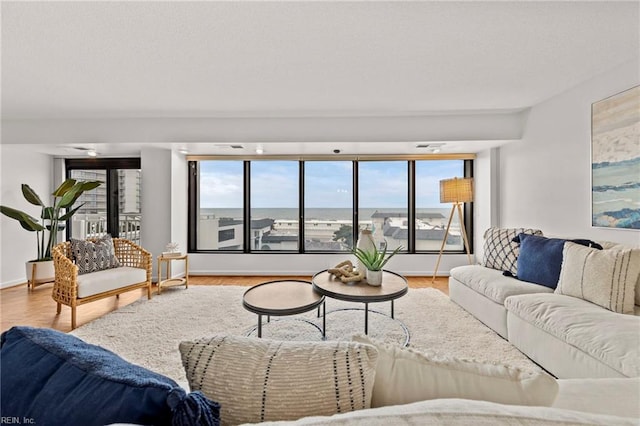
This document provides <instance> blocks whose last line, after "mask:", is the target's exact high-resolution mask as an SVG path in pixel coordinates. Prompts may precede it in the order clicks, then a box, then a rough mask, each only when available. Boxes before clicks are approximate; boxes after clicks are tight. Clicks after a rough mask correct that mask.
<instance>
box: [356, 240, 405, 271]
mask: <svg viewBox="0 0 640 426" xmlns="http://www.w3.org/2000/svg"><path fill="white" fill-rule="evenodd" d="M402 248H403V247H402V246H399V247H397V248H396V249H395V250H393V251H392V252H391V253H389V254H387V242H386V241H385V243H384V248H383V249H382V250H378V247H376V246H375V245H374V246H373V248H372V249H371V250H362V249H360V248H357V247H356V248H355V249H354V250H353V255H354V256H355V257H356V258H358V260H359V261H360V262H362V264H363V265H364V267H365V268H367V269H368V270H369V271H381V270H382V268H383V267H384V265H386V264H387V262H388V261H389V259H391V258H392V257H393V256H395V255H396V254H397V253H398V252H399V251H400V250H402Z"/></svg>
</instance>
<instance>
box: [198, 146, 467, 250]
mask: <svg viewBox="0 0 640 426" xmlns="http://www.w3.org/2000/svg"><path fill="white" fill-rule="evenodd" d="M189 167H190V170H191V173H190V180H189V251H190V252H216V251H224V252H243V253H267V252H268V253H274V252H275V253H278V252H281V253H292V252H293V253H327V252H333V253H340V252H349V251H351V250H352V248H353V245H354V239H355V238H357V235H358V231H359V230H361V229H370V230H372V231H373V233H374V236H375V238H376V239H377V240H379V241H383V240H386V242H387V247H388V248H389V249H395V248H396V247H399V246H402V247H403V252H407V253H427V252H438V251H439V250H440V246H441V244H442V239H443V238H444V234H445V228H446V225H447V221H448V218H449V213H450V212H451V205H450V204H441V203H440V194H439V192H440V180H442V179H449V178H452V177H471V176H472V175H473V174H472V170H473V161H472V160H468V159H463V158H462V159H447V160H440V159H425V160H402V159H400V160H398V159H395V158H394V159H388V160H385V159H378V158H373V159H366V158H364V159H360V160H358V159H354V160H348V161H347V160H330V161H329V160H326V161H325V160H319V159H310V160H299V159H294V160H290V159H288V158H284V159H280V158H279V159H256V160H239V159H237V158H234V159H221V158H219V157H218V158H215V159H212V160H200V161H189ZM472 216H473V215H472V203H467V204H466V205H465V206H464V221H465V227H466V229H467V233H468V235H469V236H470V237H471V236H472V235H473V232H472V221H471V219H472ZM354 224H357V226H354ZM460 229H461V227H460V223H459V221H458V218H457V215H456V216H454V218H453V221H452V225H451V229H450V234H449V236H448V238H447V241H446V245H445V251H447V252H452V253H461V252H464V245H463V241H462V238H461V233H460ZM471 245H473V243H472V242H471Z"/></svg>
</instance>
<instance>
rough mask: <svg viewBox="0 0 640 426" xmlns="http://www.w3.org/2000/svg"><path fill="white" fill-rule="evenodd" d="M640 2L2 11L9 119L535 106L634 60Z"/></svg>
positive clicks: (98, 6) (20, 5) (95, 6)
mask: <svg viewBox="0 0 640 426" xmlns="http://www.w3.org/2000/svg"><path fill="white" fill-rule="evenodd" d="M639 22H640V15H639V3H638V2H636V1H632V2H611V1H607V2H568V1H567V2H515V1H512V2H483V1H475V2H465V3H461V2H448V1H440V2H181V1H175V2H7V1H3V2H2V116H3V118H82V117H343V116H345V117H352V116H402V115H421V114H434V113H451V112H459V111H466V112H478V111H488V110H498V111H514V110H519V109H522V108H526V107H529V106H531V105H534V104H536V103H538V102H540V101H542V100H544V99H547V98H549V97H551V96H553V95H555V94H557V93H560V92H562V91H564V90H566V89H568V88H570V87H572V86H574V85H576V84H578V83H580V82H581V81H584V80H587V79H589V78H591V77H593V76H595V75H597V74H600V73H602V72H604V71H607V70H609V69H611V68H613V67H614V66H616V65H618V64H621V63H623V62H626V61H628V60H630V59H632V58H634V57H637V55H638V52H639V50H640V24H639Z"/></svg>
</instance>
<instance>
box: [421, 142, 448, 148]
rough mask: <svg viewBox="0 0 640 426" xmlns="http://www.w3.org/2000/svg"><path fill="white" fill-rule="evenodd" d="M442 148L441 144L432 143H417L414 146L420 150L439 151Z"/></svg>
mask: <svg viewBox="0 0 640 426" xmlns="http://www.w3.org/2000/svg"><path fill="white" fill-rule="evenodd" d="M443 146H444V144H443V143H439V142H432V143H419V144H418V145H416V148H420V149H440V148H442V147H443Z"/></svg>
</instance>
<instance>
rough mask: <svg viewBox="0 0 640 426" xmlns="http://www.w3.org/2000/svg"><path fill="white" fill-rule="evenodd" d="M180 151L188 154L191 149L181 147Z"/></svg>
mask: <svg viewBox="0 0 640 426" xmlns="http://www.w3.org/2000/svg"><path fill="white" fill-rule="evenodd" d="M178 152H179V153H180V154H182V155H187V154H188V153H189V150H188V149H187V148H180V149H179V150H178Z"/></svg>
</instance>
